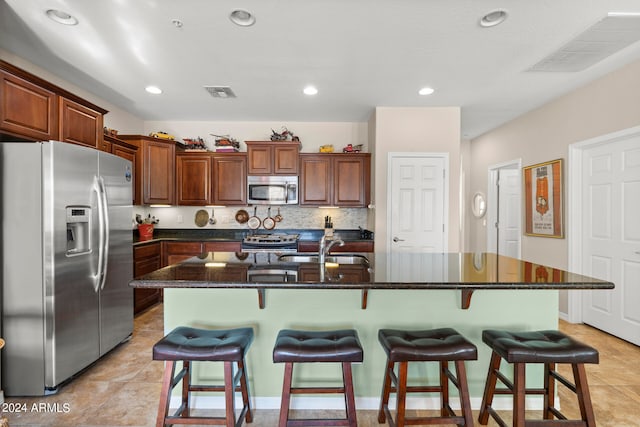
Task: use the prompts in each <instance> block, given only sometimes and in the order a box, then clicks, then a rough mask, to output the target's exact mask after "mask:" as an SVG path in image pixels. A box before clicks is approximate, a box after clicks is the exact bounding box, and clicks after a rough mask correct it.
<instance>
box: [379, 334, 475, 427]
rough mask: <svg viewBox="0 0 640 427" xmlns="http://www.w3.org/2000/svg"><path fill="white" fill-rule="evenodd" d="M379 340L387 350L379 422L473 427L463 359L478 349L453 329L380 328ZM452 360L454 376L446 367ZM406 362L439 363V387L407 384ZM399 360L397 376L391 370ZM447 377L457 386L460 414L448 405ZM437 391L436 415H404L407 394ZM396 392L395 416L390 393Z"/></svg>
mask: <svg viewBox="0 0 640 427" xmlns="http://www.w3.org/2000/svg"><path fill="white" fill-rule="evenodd" d="M378 340H379V341H380V344H381V345H382V348H383V349H384V351H385V353H387V365H386V370H385V373H384V380H383V386H382V397H381V399H380V410H379V411H378V421H379V422H380V423H384V422H386V421H387V419H388V421H389V424H390V425H391V426H398V427H403V426H404V425H419V424H457V425H463V426H473V416H472V413H471V404H470V401H469V387H468V384H467V375H466V370H465V366H464V361H465V360H476V359H477V358H478V349H477V348H476V346H475V345H473V343H471V342H470V341H468V340H467V339H466V338H465V337H463V336H462V335H460V333H458V332H457V331H456V330H455V329H452V328H440V329H432V330H421V331H411V330H399V329H380V330H379V331H378ZM450 361H452V362H454V363H455V367H456V375H455V376H454V375H453V373H452V372H451V371H450V370H449V362H450ZM409 362H439V363H440V378H439V379H440V384H439V385H438V386H407V376H408V375H407V372H408V367H409ZM396 363H398V375H397V376H396V374H395V372H394V368H395V364H396ZM449 380H451V382H452V383H453V384H454V385H455V386H456V387H457V388H458V391H459V396H460V407H461V410H462V415H461V416H457V415H456V414H455V412H454V411H453V409H451V406H450V405H449ZM415 392H421V393H426V392H430V393H439V394H440V402H441V406H440V415H441V416H439V417H407V416H406V415H405V409H406V399H407V393H415ZM390 393H396V396H397V399H396V400H397V404H396V419H395V420H394V419H393V417H392V416H391V411H390V410H389V394H390Z"/></svg>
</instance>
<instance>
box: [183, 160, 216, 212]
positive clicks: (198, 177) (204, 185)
mask: <svg viewBox="0 0 640 427" xmlns="http://www.w3.org/2000/svg"><path fill="white" fill-rule="evenodd" d="M212 178H213V158H212V156H211V155H209V154H207V153H203V154H197V153H179V154H178V155H176V203H177V204H178V205H195V206H205V205H211V204H213V192H212V190H211V182H212Z"/></svg>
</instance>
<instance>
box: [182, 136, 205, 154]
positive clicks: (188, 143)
mask: <svg viewBox="0 0 640 427" xmlns="http://www.w3.org/2000/svg"><path fill="white" fill-rule="evenodd" d="M182 140H183V141H184V144H185V150H184V151H207V146H206V145H205V143H204V139H202V138H200V137H197V138H182Z"/></svg>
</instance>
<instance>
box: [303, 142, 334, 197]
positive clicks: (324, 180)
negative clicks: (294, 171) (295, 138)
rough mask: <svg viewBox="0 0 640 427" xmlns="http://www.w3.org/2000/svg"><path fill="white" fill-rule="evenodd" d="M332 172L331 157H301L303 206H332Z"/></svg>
mask: <svg viewBox="0 0 640 427" xmlns="http://www.w3.org/2000/svg"><path fill="white" fill-rule="evenodd" d="M331 170H332V169H331V156H327V155H322V154H305V155H302V156H300V204H301V205H306V206H327V205H331V202H332V198H331V195H332V191H331V185H332V182H331V178H332V176H331Z"/></svg>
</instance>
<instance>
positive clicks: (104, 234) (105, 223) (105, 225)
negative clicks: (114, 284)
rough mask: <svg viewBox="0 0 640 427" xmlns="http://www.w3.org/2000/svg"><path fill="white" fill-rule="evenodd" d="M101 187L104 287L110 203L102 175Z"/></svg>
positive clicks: (107, 259) (102, 271) (101, 280)
mask: <svg viewBox="0 0 640 427" xmlns="http://www.w3.org/2000/svg"><path fill="white" fill-rule="evenodd" d="M98 182H99V188H100V201H101V204H100V206H101V208H99V209H100V210H101V211H102V214H101V215H100V214H99V217H100V218H101V221H100V227H101V234H100V235H101V236H102V239H101V242H100V253H101V254H102V269H100V270H99V274H100V289H104V285H105V283H106V282H107V266H108V263H109V205H108V203H107V189H106V186H105V185H104V179H103V178H102V177H100V178H99V179H98Z"/></svg>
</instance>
